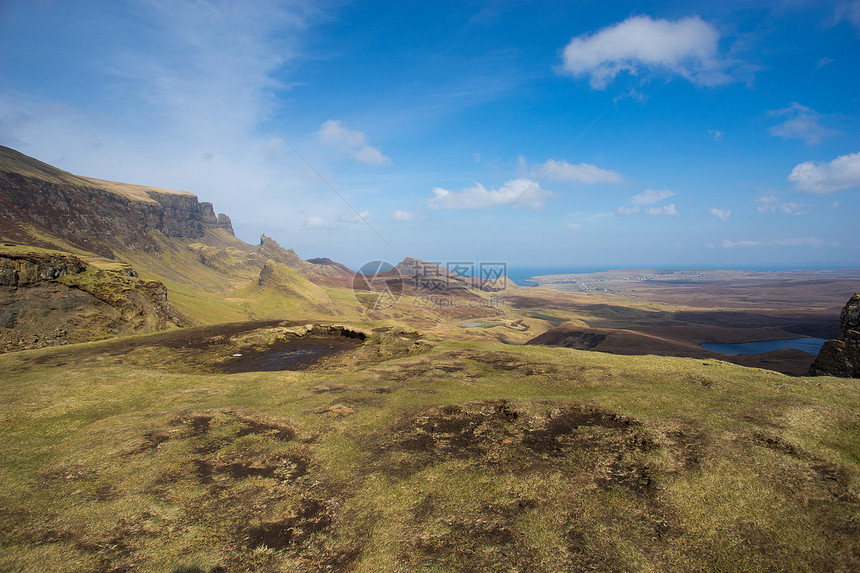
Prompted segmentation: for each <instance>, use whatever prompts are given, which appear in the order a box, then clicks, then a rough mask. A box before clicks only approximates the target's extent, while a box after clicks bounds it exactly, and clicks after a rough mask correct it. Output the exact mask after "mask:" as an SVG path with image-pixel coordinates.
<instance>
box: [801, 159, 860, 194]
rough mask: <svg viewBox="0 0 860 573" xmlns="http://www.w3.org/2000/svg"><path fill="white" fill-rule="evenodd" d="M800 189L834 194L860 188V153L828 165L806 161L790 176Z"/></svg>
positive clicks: (835, 160)
mask: <svg viewBox="0 0 860 573" xmlns="http://www.w3.org/2000/svg"><path fill="white" fill-rule="evenodd" d="M788 180H789V181H791V182H792V183H794V184H795V185H796V186H797V188H798V189H802V190H804V191H810V192H812V193H832V192H834V191H841V190H843V189H850V188H852V187H860V153H852V154H849V155H840V156H839V157H837V158H836V159H834V160H833V161H830V162H828V163H815V162H813V161H806V162H804V163H801V164H799V165H797V166H795V168H794V169H792V170H791V174H790V175H789V176H788Z"/></svg>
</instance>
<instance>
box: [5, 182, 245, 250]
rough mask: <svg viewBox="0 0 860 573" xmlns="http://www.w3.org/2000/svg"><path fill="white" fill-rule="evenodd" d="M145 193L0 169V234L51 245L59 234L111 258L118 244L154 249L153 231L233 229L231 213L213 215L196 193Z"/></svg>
mask: <svg viewBox="0 0 860 573" xmlns="http://www.w3.org/2000/svg"><path fill="white" fill-rule="evenodd" d="M146 194H147V195H148V199H149V200H137V199H134V198H130V197H126V196H123V195H121V194H118V193H115V192H111V191H109V190H106V189H102V188H99V187H97V186H95V185H93V186H87V185H78V184H73V183H65V182H61V181H58V182H52V181H46V180H44V179H39V178H36V177H29V176H26V175H22V174H20V173H15V172H9V171H6V172H2V171H0V225H2V227H3V231H2V237H0V238H4V239H7V240H13V241H20V242H24V243H29V244H34V243H35V244H38V243H41V244H42V246H48V245H50V244H53V243H52V242H51V240H50V237H60V238H62V239H63V240H65V241H68V242H70V243H72V244H73V245H75V246H76V247H78V248H80V249H83V250H86V251H89V252H92V253H96V254H99V255H102V256H105V257H109V258H112V257H113V255H114V253H113V250H114V249H116V248H127V249H133V250H138V249H141V250H143V251H145V252H152V251H155V250H157V249H158V246H157V241H155V240H154V239H153V237H152V236H150V233H152V232H159V233H162V234H163V235H164V236H166V237H185V238H192V239H194V238H199V237H202V236H203V235H204V232H205V229H206V228H222V229H226V230H228V231H229V233H230V234H233V227H232V224H231V222H230V218H229V217H227V216H226V215H223V214H221V215H218V216H216V215H215V211H214V209H213V208H212V204H211V203H205V202H204V203H201V202H199V201H198V200H197V197H195V196H194V195H191V194H188V193H182V194H179V193H167V192H159V191H155V190H149V191H147V192H146ZM40 239H41V240H40Z"/></svg>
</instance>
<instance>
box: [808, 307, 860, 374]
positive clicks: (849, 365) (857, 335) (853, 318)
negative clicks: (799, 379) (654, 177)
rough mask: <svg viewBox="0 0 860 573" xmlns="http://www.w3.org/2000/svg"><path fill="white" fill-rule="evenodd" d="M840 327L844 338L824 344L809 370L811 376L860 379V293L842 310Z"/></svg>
mask: <svg viewBox="0 0 860 573" xmlns="http://www.w3.org/2000/svg"><path fill="white" fill-rule="evenodd" d="M839 325H840V327H841V328H842V336H841V337H840V338H836V339H834V340H828V341H827V342H825V343H824V346H822V347H821V350H820V351H819V353H818V357H817V358H816V359H815V363H813V365H812V367H811V368H810V369H809V373H810V374H811V375H813V376H841V377H844V378H860V293H856V294H855V295H854V296H852V297H851V298H850V299H849V300H848V303H847V304H846V305H845V308H843V309H842V314H841V315H840V317H839Z"/></svg>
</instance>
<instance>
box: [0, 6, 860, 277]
mask: <svg viewBox="0 0 860 573" xmlns="http://www.w3.org/2000/svg"><path fill="white" fill-rule="evenodd" d="M858 61H860V2H858V1H857V0H852V1H842V0H837V1H834V2H822V1H812V0H810V1H803V0H784V1H782V2H757V1H754V0H726V1H724V2H719V3H717V2H696V1H684V2H680V1H668V2H652V3H641V2H635V3H634V2H629V3H625V2H606V1H603V0H601V1H590V0H584V1H578V2H573V1H569V2H483V3H478V2H468V1H462V0H460V1H457V2H450V3H444V2H426V3H421V2H403V1H402V0H399V1H396V2H381V1H373V2H345V1H342V2H332V3H325V2H319V1H312V2H302V1H294V2H274V1H273V2H264V1H256V2H239V1H236V2H219V1H203V0H197V1H180V0H169V1H167V0H164V1H161V0H139V1H125V2H123V1H110V2H108V1H104V2H92V1H86V0H79V1H75V2H66V1H54V2H52V1H49V0H40V1H16V0H11V1H10V0H3V1H0V144H2V145H6V146H10V147H13V148H15V149H18V150H20V151H22V152H23V153H26V154H28V155H31V156H34V157H36V158H38V159H41V160H43V161H46V162H48V163H51V164H53V165H56V166H58V167H61V168H63V169H65V170H67V171H71V172H73V173H76V174H81V175H89V176H93V177H99V178H103V179H112V180H118V181H125V182H130V183H138V184H146V185H153V186H159V187H165V188H172V189H182V190H187V191H191V192H193V193H195V194H197V195H198V196H199V197H200V199H201V200H205V201H211V202H213V203H214V204H215V208H216V210H217V211H219V212H226V213H227V214H229V215H230V216H231V217H232V219H233V223H234V227H235V229H236V232H237V235H238V236H239V237H241V238H242V239H244V240H246V241H248V242H251V243H256V242H257V241H258V239H259V236H260V234H262V233H265V234H267V235H269V236H272V237H274V238H275V239H276V240H278V241H279V242H280V243H281V244H282V245H284V246H287V247H292V248H294V249H296V251H297V252H298V254H299V255H300V256H303V257H306V258H309V257H320V256H328V257H331V258H333V259H335V260H338V261H341V262H343V263H345V264H348V265H350V266H352V267H353V268H357V267H358V266H360V265H361V264H362V263H363V262H365V261H368V260H373V259H383V260H391V261H395V262H396V261H397V260H400V259H401V258H402V257H404V256H416V257H420V258H423V259H425V260H431V261H439V262H445V261H506V262H508V263H509V264H511V265H514V266H520V267H522V266H532V267H536V266H544V265H545V266H550V265H551V266H555V267H570V268H619V267H643V266H662V267H745V268H775V267H781V268H786V267H789V268H791V267H797V268H800V267H825V268H831V267H839V266H860V225H858V219H860V217H858V212H860V67H858V66H860V64H858Z"/></svg>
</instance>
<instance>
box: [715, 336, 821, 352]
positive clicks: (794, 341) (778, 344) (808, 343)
mask: <svg viewBox="0 0 860 573" xmlns="http://www.w3.org/2000/svg"><path fill="white" fill-rule="evenodd" d="M825 342H826V340H825V339H824V338H814V337H804V338H788V339H784V340H759V341H757V342H741V343H738V344H725V343H722V342H703V343H702V344H700V345H699V346H701V347H702V348H704V349H705V350H710V351H712V352H720V353H722V354H764V353H765V352H771V351H773V350H780V349H782V348H793V349H795V350H802V351H803V352H808V353H809V354H818V351H819V350H821V346H822V345H823V344H824V343H825Z"/></svg>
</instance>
